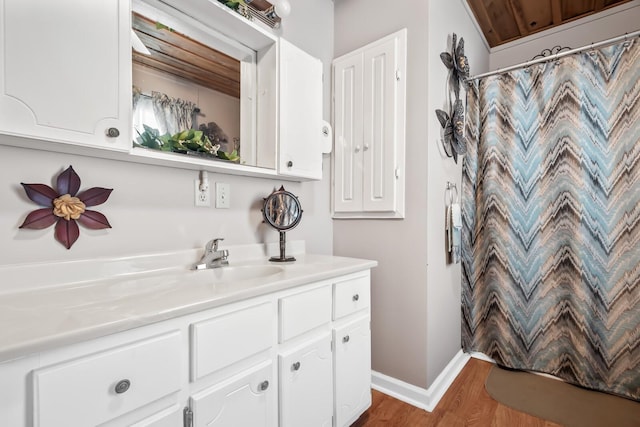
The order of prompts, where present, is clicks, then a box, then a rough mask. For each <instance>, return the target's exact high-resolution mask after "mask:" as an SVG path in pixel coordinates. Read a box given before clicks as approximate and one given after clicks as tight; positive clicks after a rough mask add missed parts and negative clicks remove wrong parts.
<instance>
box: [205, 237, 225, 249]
mask: <svg viewBox="0 0 640 427" xmlns="http://www.w3.org/2000/svg"><path fill="white" fill-rule="evenodd" d="M222 240H224V238H222V237H216V238H215V239H213V240H210V241H209V243H207V246H206V250H207V252H212V251H213V252H215V251H217V250H218V242H220V241H222Z"/></svg>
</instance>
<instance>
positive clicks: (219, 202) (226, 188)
mask: <svg viewBox="0 0 640 427" xmlns="http://www.w3.org/2000/svg"><path fill="white" fill-rule="evenodd" d="M229 207H231V186H230V185H229V184H225V183H224V182H216V208H217V209H229Z"/></svg>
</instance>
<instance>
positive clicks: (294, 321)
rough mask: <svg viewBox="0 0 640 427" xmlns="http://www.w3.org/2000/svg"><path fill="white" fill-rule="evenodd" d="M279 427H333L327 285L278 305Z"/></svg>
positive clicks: (300, 293) (297, 294) (284, 300)
mask: <svg viewBox="0 0 640 427" xmlns="http://www.w3.org/2000/svg"><path fill="white" fill-rule="evenodd" d="M279 320H280V343H281V345H280V351H279V355H278V359H279V374H280V427H297V426H302V425H304V426H310V427H311V426H316V427H331V425H332V423H333V378H332V377H333V361H332V358H333V357H332V338H331V331H330V325H331V283H330V282H323V283H320V284H319V286H318V287H315V288H312V289H308V290H304V291H303V292H298V293H295V294H293V295H288V296H285V297H283V298H281V299H280V301H279Z"/></svg>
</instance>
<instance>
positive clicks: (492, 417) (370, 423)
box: [352, 359, 562, 427]
mask: <svg viewBox="0 0 640 427" xmlns="http://www.w3.org/2000/svg"><path fill="white" fill-rule="evenodd" d="M490 369H491V364H490V363H488V362H484V361H481V360H477V359H471V360H470V361H469V362H468V363H467V365H466V366H465V367H464V368H463V369H462V371H461V372H460V374H459V375H458V377H457V378H456V380H455V381H454V382H453V384H452V385H451V387H449V390H447V392H446V393H445V395H444V396H443V397H442V399H441V400H440V402H439V403H438V406H437V407H436V408H435V409H434V411H433V412H427V411H425V410H423V409H419V408H416V407H415V406H411V405H409V404H408V403H404V402H402V401H400V400H397V399H394V398H393V397H391V396H387V395H385V394H383V393H380V392H379V391H375V390H374V391H373V398H372V404H371V408H369V410H368V411H367V412H365V413H364V414H363V415H362V416H361V417H360V418H359V419H358V420H357V421H356V422H355V423H354V424H353V425H352V427H381V426H384V427H458V426H460V427H489V426H491V427H562V426H560V425H559V424H555V423H552V422H550V421H546V420H543V419H541V418H537V417H534V416H531V415H529V414H525V413H523V412H518V411H516V410H514V409H511V408H509V407H507V406H505V405H502V404H500V403H498V402H496V401H495V400H493V399H492V398H491V396H489V394H488V393H487V391H486V390H485V387H484V383H485V381H486V379H487V376H488V375H489V370H490Z"/></svg>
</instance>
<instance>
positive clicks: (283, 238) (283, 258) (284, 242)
mask: <svg viewBox="0 0 640 427" xmlns="http://www.w3.org/2000/svg"><path fill="white" fill-rule="evenodd" d="M285 234H286V233H285V232H284V231H280V256H272V257H271V258H269V261H271V262H292V261H295V260H296V259H295V258H294V257H292V256H289V257H288V256H286V255H285V253H284V251H285V249H286V247H287V238H286V236H285Z"/></svg>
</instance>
